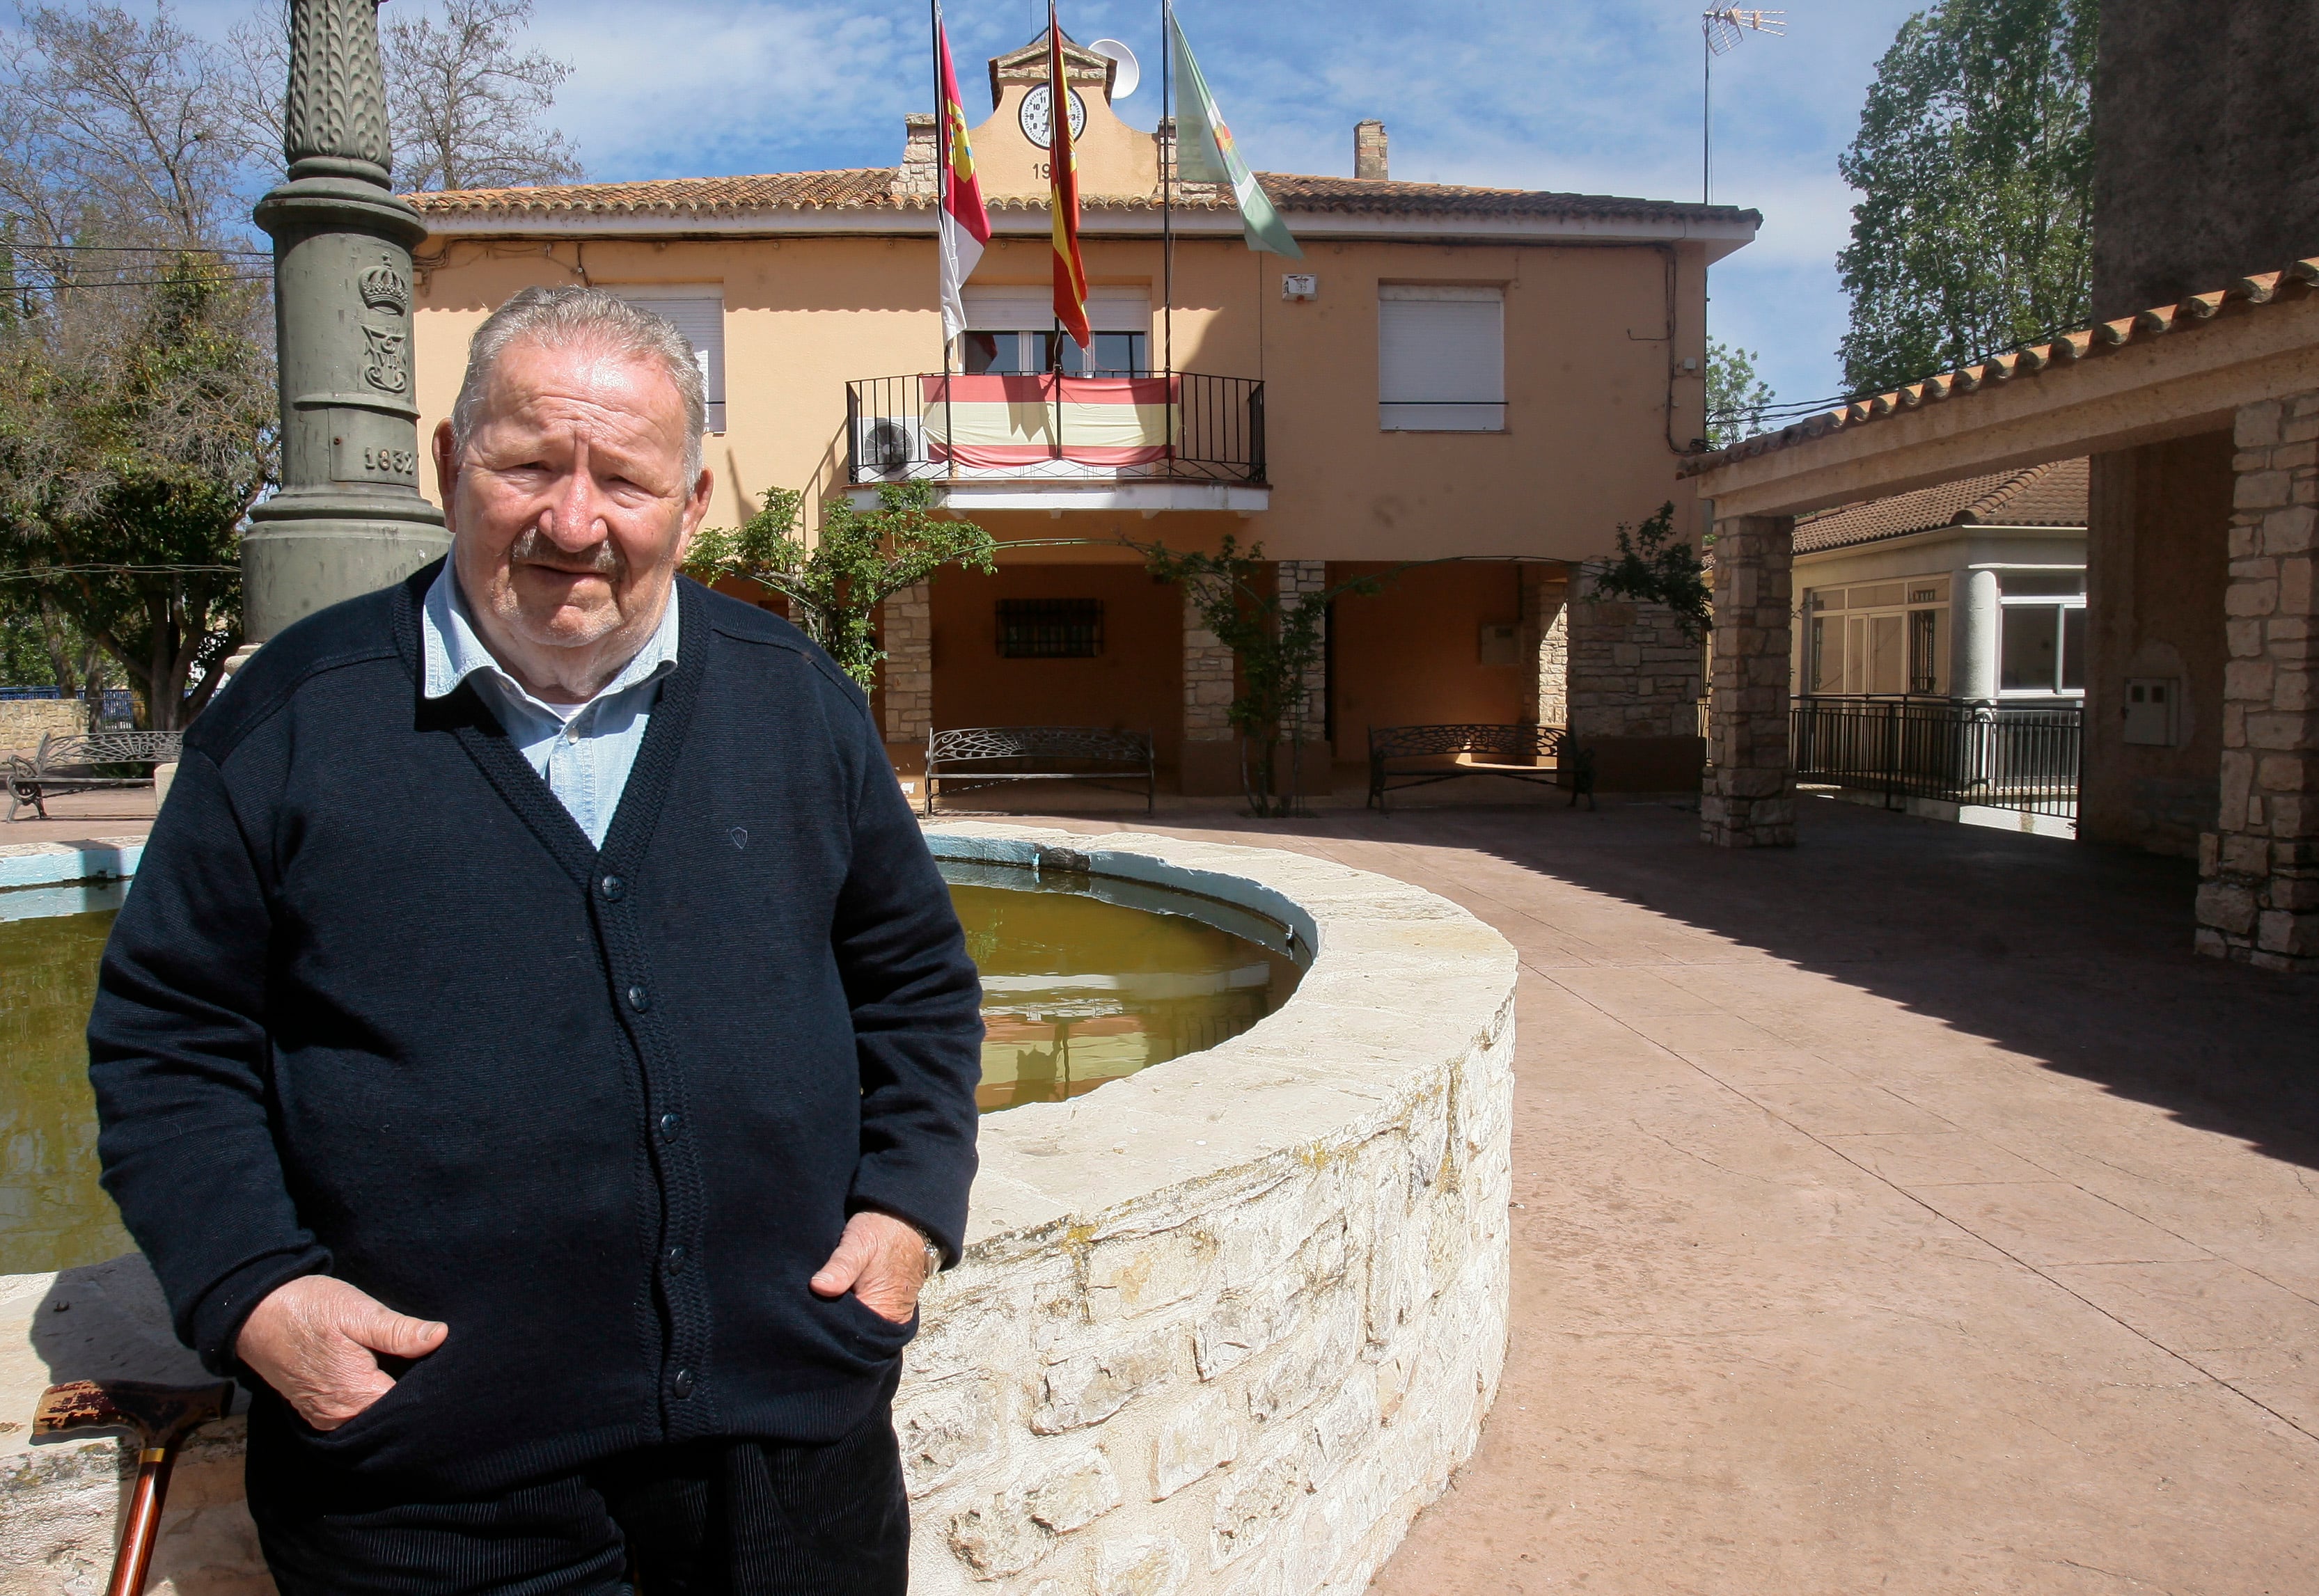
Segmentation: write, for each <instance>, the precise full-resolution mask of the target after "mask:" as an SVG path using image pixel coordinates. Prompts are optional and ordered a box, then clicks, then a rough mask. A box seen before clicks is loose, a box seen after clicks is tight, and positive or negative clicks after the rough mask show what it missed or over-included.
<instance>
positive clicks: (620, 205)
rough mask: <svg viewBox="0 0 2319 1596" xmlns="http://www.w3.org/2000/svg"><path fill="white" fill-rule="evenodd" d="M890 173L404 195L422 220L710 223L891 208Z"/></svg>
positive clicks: (874, 169)
mask: <svg viewBox="0 0 2319 1596" xmlns="http://www.w3.org/2000/svg"><path fill="white" fill-rule="evenodd" d="M893 186H894V168H893V167H858V168H855V169H853V170H850V171H839V172H773V173H769V174H767V175H765V176H759V177H663V178H657V179H654V181H652V182H649V183H573V184H566V185H562V186H560V187H553V188H463V189H453V190H450V191H448V192H447V193H434V194H411V195H408V196H406V197H407V198H409V200H410V201H411V203H412V204H414V205H416V206H417V207H418V208H419V212H420V215H422V216H510V217H512V216H544V215H554V214H556V213H558V212H585V213H589V214H592V215H598V216H645V215H654V214H663V215H681V216H716V215H722V214H728V213H732V212H746V211H780V210H797V209H805V210H823V209H829V208H835V207H847V208H850V207H853V206H862V205H880V206H891V205H892V204H893V203H894V200H893V199H892V197H891V195H890V191H891V190H892V188H893Z"/></svg>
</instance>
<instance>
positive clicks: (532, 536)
mask: <svg viewBox="0 0 2319 1596" xmlns="http://www.w3.org/2000/svg"><path fill="white" fill-rule="evenodd" d="M507 557H508V563H509V564H527V565H549V566H553V567H555V569H556V570H558V571H577V572H587V573H592V574H594V575H597V576H609V577H616V576H618V575H620V574H622V573H624V572H626V571H627V568H628V562H627V557H626V556H625V555H622V554H621V553H620V546H619V545H618V544H617V543H615V542H613V541H612V540H611V539H610V538H609V537H607V538H606V539H604V541H603V542H601V543H600V544H598V545H596V546H595V547H593V548H589V549H581V550H578V551H576V552H575V551H573V550H570V549H562V548H558V547H556V546H555V543H554V542H553V541H551V540H550V539H549V538H548V537H547V535H546V533H544V532H542V531H541V530H540V529H539V528H538V527H527V528H526V529H525V530H524V533H523V535H522V536H521V537H518V538H517V539H516V540H515V542H514V543H512V544H510V546H509V547H508V555H507Z"/></svg>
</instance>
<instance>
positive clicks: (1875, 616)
mask: <svg viewBox="0 0 2319 1596" xmlns="http://www.w3.org/2000/svg"><path fill="white" fill-rule="evenodd" d="M2086 482H2087V469H2086V462H2085V461H2084V460H2082V459H2079V460H2061V461H2055V462H2053V463H2052V464H2044V465H2035V466H2031V467H2029V468H2028V469H2026V470H2023V471H2012V472H2003V473H1997V474H1994V475H1990V476H1979V477H1969V478H1967V479H1965V480H1964V481H1963V482H1946V483H1944V484H1942V485H1941V486H1939V487H1935V488H1926V489H1922V490H1920V491H1917V492H1913V493H1902V494H1899V495H1896V496H1895V497H1893V498H1890V499H1878V500H1870V501H1868V502H1865V503H1861V504H1850V505H1845V506H1843V507H1842V508H1840V509H1830V510H1823V511H1821V512H1819V513H1818V514H1817V515H1811V516H1801V517H1799V518H1797V520H1796V534H1795V537H1796V563H1795V591H1796V599H1797V605H1798V611H1799V613H1798V617H1797V619H1798V623H1799V624H1798V625H1797V627H1796V628H1795V638H1796V645H1795V662H1794V677H1793V682H1794V691H1795V692H1796V694H1797V695H1798V696H1799V697H1806V696H1811V697H1844V698H1856V697H1880V698H1881V697H1893V696H1901V695H1907V696H1919V697H1933V698H1949V699H1970V700H1974V701H1985V702H1996V703H2005V702H2020V703H2025V704H2026V703H2035V702H2039V701H2044V702H2052V701H2055V700H2061V701H2065V702H2075V701H2079V700H2081V699H2083V698H2084V696H2085V687H2086V657H2087V623H2086Z"/></svg>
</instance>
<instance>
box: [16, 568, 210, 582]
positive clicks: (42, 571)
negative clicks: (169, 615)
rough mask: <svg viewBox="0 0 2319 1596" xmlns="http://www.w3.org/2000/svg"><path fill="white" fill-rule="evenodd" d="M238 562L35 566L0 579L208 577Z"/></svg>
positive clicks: (19, 580)
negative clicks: (228, 563) (221, 563)
mask: <svg viewBox="0 0 2319 1596" xmlns="http://www.w3.org/2000/svg"><path fill="white" fill-rule="evenodd" d="M225 572H231V573H234V574H235V575H237V576H239V574H240V573H241V567H240V566H239V565H35V566H32V567H31V568H29V569H26V570H22V571H0V582H45V581H46V580H47V579H49V578H50V577H51V576H91V575H95V576H212V575H217V574H220V573H225Z"/></svg>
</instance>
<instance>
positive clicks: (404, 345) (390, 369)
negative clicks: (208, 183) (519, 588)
mask: <svg viewBox="0 0 2319 1596" xmlns="http://www.w3.org/2000/svg"><path fill="white" fill-rule="evenodd" d="M283 153H284V155H285V156H286V157H287V158H289V162H290V173H289V180H288V181H287V182H285V183H284V184H283V185H280V186H279V187H277V188H275V190H274V191H273V192H272V193H270V194H267V195H266V197H265V198H264V199H263V200H261V201H259V202H258V205H257V224H258V225H259V226H260V227H262V228H264V229H265V230H266V231H267V232H268V233H270V234H272V235H273V238H274V285H275V293H274V306H275V346H276V357H277V364H278V366H279V370H280V373H281V398H282V491H280V492H278V493H276V494H275V495H274V497H273V498H271V499H269V500H266V502H265V503H263V504H261V505H259V506H258V507H257V509H253V510H251V511H250V512H249V518H250V523H251V525H250V529H249V531H248V534H246V535H245V536H244V537H243V538H242V553H241V559H242V595H243V596H242V606H243V618H242V629H243V632H244V634H245V635H246V636H248V639H249V640H250V641H251V642H252V643H263V642H264V641H266V639H267V638H269V637H271V636H274V635H275V633H276V632H278V631H280V630H281V629H282V628H283V627H286V626H288V625H289V624H290V623H291V622H293V621H294V620H297V619H299V618H301V617H302V616H305V615H309V614H311V613H312V612H313V611H314V610H317V609H322V608H324V607H325V606H327V605H330V604H335V603H337V602H338V600H341V599H351V598H353V597H355V596H356V594H358V593H365V592H369V591H372V590H373V589H374V588H380V587H383V586H385V585H387V584H388V583H390V582H394V581H396V580H398V579H400V578H402V577H403V576H406V575H408V574H410V573H411V572H412V571H415V570H417V569H418V568H419V567H420V566H421V565H424V564H427V562H429V560H432V559H434V558H435V557H436V556H438V555H440V554H442V553H443V552H444V551H445V550H446V549H447V548H448V547H449V546H450V538H449V537H448V536H447V534H446V533H445V531H444V530H443V517H442V514H441V512H440V511H438V510H437V509H435V507H434V506H433V505H431V504H429V503H428V501H427V500H425V499H424V498H422V497H421V496H420V491H419V467H420V449H419V406H418V403H417V401H416V397H415V395H414V394H413V393H412V392H411V247H412V246H413V245H415V244H417V243H418V242H419V241H420V239H423V238H425V237H426V235H427V229H426V227H425V225H424V224H423V223H422V222H420V220H419V213H418V212H415V211H413V210H412V209H411V207H410V206H409V205H408V204H406V203H403V202H402V200H400V199H397V198H396V197H395V195H394V192H393V186H392V185H391V184H390V182H389V180H388V170H389V168H390V167H391V166H392V164H393V156H392V152H391V150H390V149H389V148H388V143H387V125H386V83H385V78H384V77H383V73H382V71H381V68H380V66H379V55H378V17H377V0H290V80H289V88H288V93H287V96H286V99H285V101H284V119H283Z"/></svg>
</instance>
